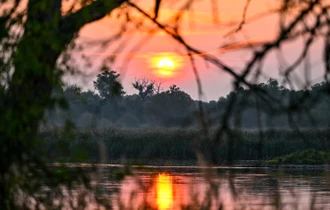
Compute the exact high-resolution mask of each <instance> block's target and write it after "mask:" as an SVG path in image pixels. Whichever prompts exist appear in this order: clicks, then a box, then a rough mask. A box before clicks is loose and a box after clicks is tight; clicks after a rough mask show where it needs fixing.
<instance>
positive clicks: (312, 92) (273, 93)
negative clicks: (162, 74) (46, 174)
mask: <svg viewBox="0 0 330 210" xmlns="http://www.w3.org/2000/svg"><path fill="white" fill-rule="evenodd" d="M118 78H119V74H118V73H116V72H115V71H109V70H105V71H104V72H103V73H102V74H99V75H98V77H97V80H96V81H94V86H95V89H96V90H97V92H93V91H91V90H89V91H82V90H81V89H80V88H78V87H77V86H66V87H64V88H59V89H58V90H57V91H55V92H54V96H56V97H59V96H62V97H63V98H64V99H66V101H67V105H68V106H67V107H68V109H66V110H63V109H61V108H57V109H55V110H51V111H48V112H47V121H46V122H47V123H46V124H45V126H51V127H62V126H63V125H64V124H65V123H66V122H67V121H71V122H73V123H74V125H76V126H77V127H90V128H107V127H128V128H146V127H159V128H162V127H172V128H173V127H192V128H193V127H196V126H198V123H199V122H200V121H199V116H200V115H199V112H200V107H199V106H201V107H202V108H203V112H204V116H205V117H206V119H207V123H208V125H210V127H212V125H214V124H215V125H217V126H218V125H219V123H221V122H222V121H220V119H222V118H221V117H222V116H224V115H225V114H228V112H229V111H228V110H230V113H231V115H230V117H229V120H228V122H229V124H230V126H235V127H241V128H258V127H263V128H265V127H266V128H287V127H290V126H298V127H301V128H304V127H305V128H307V127H323V128H324V127H330V111H329V110H330V97H329V93H330V91H329V89H330V88H329V84H328V83H326V82H323V83H319V84H315V85H313V86H312V87H311V88H309V89H306V90H291V89H288V88H286V87H283V86H280V85H279V83H278V82H277V81H276V80H274V79H269V80H268V81H267V82H266V83H260V84H257V85H255V87H256V88H258V89H259V90H262V92H263V93H266V94H267V95H268V96H269V97H266V98H265V97H259V96H258V94H260V91H258V92H256V91H255V90H254V89H251V88H243V87H239V88H238V89H237V90H235V91H232V92H230V93H229V94H228V95H227V96H225V97H220V98H219V100H217V101H215V100H213V101H209V102H202V101H196V100H193V99H192V98H191V97H190V96H189V95H188V94H187V93H185V92H184V91H182V90H181V89H180V88H179V87H178V86H176V85H172V86H170V88H169V89H168V90H162V88H161V84H159V83H157V82H155V81H153V80H148V79H139V80H136V81H135V82H134V83H132V85H133V87H134V88H135V89H136V91H137V93H136V94H133V95H128V94H126V93H125V91H124V89H123V87H122V85H121V84H120V82H119V80H118ZM63 101H65V100H63ZM64 104H65V103H64ZM229 107H231V108H230V109H229Z"/></svg>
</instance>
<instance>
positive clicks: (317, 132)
mask: <svg viewBox="0 0 330 210" xmlns="http://www.w3.org/2000/svg"><path fill="white" fill-rule="evenodd" d="M213 132H214V130H212V131H211V135H212V133H213ZM259 132H260V131H259V130H232V132H231V135H230V136H228V139H223V140H222V141H221V142H218V143H217V144H212V147H208V142H207V141H206V140H205V139H203V138H202V135H200V133H198V131H197V130H195V129H127V128H126V129H113V128H112V129H97V130H86V129H78V130H76V131H75V132H74V133H73V134H74V135H68V133H66V132H65V131H64V130H49V131H43V132H41V139H42V141H41V145H40V147H39V148H42V149H41V151H40V152H45V153H46V156H47V157H48V158H49V161H51V162H54V161H55V162H56V161H63V162H75V161H78V162H80V161H82V162H100V160H102V162H104V163H113V162H114V161H116V160H119V161H120V160H123V159H128V160H136V161H139V160H144V161H145V160H147V161H148V160H157V159H158V160H172V161H175V160H180V161H194V160H196V154H197V153H198V152H202V153H203V154H204V155H207V154H211V153H213V154H215V156H214V157H215V158H216V162H218V163H221V162H222V161H224V160H226V161H228V160H258V159H261V160H268V159H272V158H274V157H278V156H283V155H287V154H290V153H292V152H296V151H302V150H305V149H315V150H317V151H327V152H330V142H329V139H330V130H329V129H302V130H300V131H294V130H289V129H279V130H277V129H276V130H267V131H263V135H262V138H260V137H261V136H260V133H259ZM260 145H262V147H260ZM204 152H205V153H204Z"/></svg>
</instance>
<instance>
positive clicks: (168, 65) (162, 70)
mask: <svg viewBox="0 0 330 210" xmlns="http://www.w3.org/2000/svg"><path fill="white" fill-rule="evenodd" d="M157 68H158V71H157V72H158V73H159V74H160V75H163V76H171V75H172V74H173V71H174V69H175V63H174V61H173V60H172V59H171V58H167V57H164V58H160V59H159V61H158V62H157Z"/></svg>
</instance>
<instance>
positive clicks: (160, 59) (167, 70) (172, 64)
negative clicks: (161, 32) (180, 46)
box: [148, 52, 183, 78]
mask: <svg viewBox="0 0 330 210" xmlns="http://www.w3.org/2000/svg"><path fill="white" fill-rule="evenodd" d="M148 60H149V66H150V68H151V69H152V70H153V73H154V74H155V76H157V77H166V78H169V77H175V76H176V75H177V74H178V73H179V72H180V70H181V67H182V64H183V59H182V57H181V56H178V55H177V54H175V53H169V52H167V53H157V54H153V55H151V59H148Z"/></svg>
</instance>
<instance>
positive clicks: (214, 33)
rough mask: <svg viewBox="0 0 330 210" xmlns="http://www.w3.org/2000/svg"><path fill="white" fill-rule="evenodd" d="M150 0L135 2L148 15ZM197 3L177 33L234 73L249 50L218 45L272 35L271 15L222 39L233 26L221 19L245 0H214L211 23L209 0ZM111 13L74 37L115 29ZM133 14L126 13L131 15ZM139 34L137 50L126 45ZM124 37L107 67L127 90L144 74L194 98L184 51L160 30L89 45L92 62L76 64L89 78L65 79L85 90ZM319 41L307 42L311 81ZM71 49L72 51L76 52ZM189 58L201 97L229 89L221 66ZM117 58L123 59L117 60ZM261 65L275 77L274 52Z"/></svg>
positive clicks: (166, 13) (231, 16)
mask: <svg viewBox="0 0 330 210" xmlns="http://www.w3.org/2000/svg"><path fill="white" fill-rule="evenodd" d="M152 2H153V1H149V0H144V1H139V5H143V8H144V9H145V10H146V11H148V12H150V14H152V9H153V4H151V3H152ZM173 2H175V1H165V3H164V4H163V5H162V10H161V11H160V17H159V18H160V21H162V20H165V19H167V18H168V17H171V15H173V13H175V12H176V11H177V9H175V8H178V7H175V8H174V7H173V6H172V5H173ZM197 2H198V3H195V4H194V6H193V9H192V10H190V11H186V15H185V16H184V17H185V18H184V20H183V22H182V25H183V28H182V31H181V32H182V34H183V35H184V38H185V39H186V41H187V42H188V43H190V44H192V45H193V46H194V47H196V48H198V49H201V50H203V51H206V52H208V53H211V54H212V55H215V56H217V57H218V58H220V59H221V60H222V61H223V62H225V63H226V64H229V65H230V66H234V67H235V70H237V71H238V72H239V71H240V69H241V68H242V67H243V66H244V61H246V60H247V59H249V58H250V56H251V54H250V53H249V51H247V50H241V51H237V50H235V51H228V50H226V49H225V48H224V49H222V48H221V46H224V45H226V44H229V43H244V42H253V41H264V40H270V39H272V38H273V37H275V36H276V32H277V26H278V18H277V16H276V15H269V16H266V17H264V18H262V19H259V20H255V21H253V22H252V23H247V24H246V25H245V26H244V27H243V30H242V31H241V32H239V33H237V34H234V35H231V36H227V37H225V36H224V35H225V34H227V33H228V32H229V31H231V30H233V29H235V28H237V24H235V25H234V26H231V27H229V26H226V23H229V22H235V21H236V22H237V21H238V22H239V21H240V20H241V18H242V12H243V10H244V6H245V2H246V0H231V1H227V0H226V1H225V0H219V1H218V4H217V5H218V11H217V16H218V18H217V20H216V21H215V20H214V17H215V16H214V15H213V14H212V10H211V8H212V5H211V2H212V1H210V0H203V1H197ZM275 2H276V1H275V0H269V1H265V0H252V1H251V4H250V6H249V8H248V11H247V18H249V17H252V16H254V15H256V14H261V13H265V12H266V13H267V11H270V10H271V9H274V8H276V3H275ZM131 11H134V9H131ZM115 14H116V12H114V13H113V14H111V16H110V17H106V18H103V19H102V20H100V21H97V22H95V23H92V24H89V25H87V26H85V27H84V28H83V29H82V30H81V32H80V34H79V38H78V41H79V42H82V43H84V42H86V43H87V42H91V41H96V40H102V39H106V38H109V37H110V36H111V35H113V34H114V33H116V32H117V30H118V29H119V28H120V27H121V23H120V20H118V19H116V18H115ZM134 14H135V13H134V12H132V15H134ZM143 37H147V38H148V42H146V43H145V44H144V45H143V46H142V47H141V48H139V49H132V48H133V46H134V43H137V42H138V40H139V39H141V38H143ZM125 38H131V41H130V42H128V43H126V44H125V48H120V50H119V51H117V52H116V53H115V54H116V55H117V56H118V57H117V58H118V60H117V62H116V63H115V65H114V66H113V67H112V69H113V70H116V71H118V72H119V73H120V74H121V75H122V83H123V85H124V89H125V91H126V92H127V93H128V94H132V93H135V91H134V90H133V88H132V85H131V83H132V82H133V81H134V80H135V78H142V77H146V78H149V79H154V80H157V81H160V82H162V84H163V88H164V89H167V88H168V86H170V85H172V84H176V85H178V86H179V87H180V88H181V89H182V90H184V91H185V92H187V93H189V94H190V95H191V96H192V97H193V98H194V99H197V98H198V94H197V84H196V81H195V77H194V74H193V71H192V68H191V65H190V61H189V59H188V57H187V56H184V55H183V54H182V53H184V51H182V47H180V45H178V44H177V43H176V42H175V41H174V40H173V39H172V38H171V37H169V36H167V35H165V34H164V33H160V32H158V33H156V34H154V35H148V34H146V33H142V32H139V31H136V30H135V32H132V33H130V34H128V35H126V36H125V37H122V39H121V40H119V41H116V42H114V43H113V45H110V46H109V47H107V48H105V49H100V48H99V47H94V46H93V45H89V46H88V48H84V50H83V53H84V54H85V55H87V56H88V57H89V58H90V59H91V61H92V62H93V64H94V65H93V66H92V67H88V68H87V67H81V70H82V72H84V74H87V75H89V76H88V77H84V78H83V79H80V78H81V77H77V76H75V77H73V78H72V77H71V78H70V79H69V81H70V83H77V84H80V85H82V86H83V87H84V88H89V89H91V88H92V81H93V80H94V79H95V76H96V74H97V73H98V68H97V66H98V64H99V63H100V62H101V61H102V59H103V58H105V57H107V56H110V55H113V53H114V50H115V49H116V47H118V46H116V45H118V44H119V43H120V41H122V40H125ZM301 43H302V42H301V40H298V41H296V42H294V43H291V44H287V45H285V46H284V47H283V48H282V50H283V51H285V53H283V55H284V57H285V59H286V60H287V61H288V62H290V61H292V60H293V59H294V58H296V57H297V56H298V55H299V53H300V51H299V49H300V48H299V46H300V45H301ZM320 43H321V42H319V43H317V44H315V45H314V46H313V48H312V49H313V52H315V53H312V55H311V63H312V64H313V66H312V67H313V72H312V75H311V76H312V78H314V79H315V80H317V78H318V77H319V76H320V75H321V72H322V69H323V67H322V65H320V58H321V51H320V49H319V48H320ZM76 53H77V55H78V54H79V53H82V52H76ZM127 56H129V57H131V59H130V62H129V65H128V66H125V65H123V64H127V60H125V59H126V58H127ZM164 59H165V60H164ZM195 59H196V63H197V67H198V71H199V74H200V77H201V80H202V86H203V92H204V96H203V98H202V99H203V100H217V99H218V98H219V97H220V96H223V95H226V94H227V93H228V92H229V91H230V90H231V88H232V78H231V77H230V76H229V75H228V74H226V73H224V72H223V71H222V70H221V69H217V68H216V67H215V66H212V65H206V64H205V62H204V61H203V60H202V59H200V58H199V57H198V56H196V57H195ZM123 60H125V61H124V62H123ZM124 67H125V68H124ZM164 68H165V70H164ZM264 69H265V71H264V74H265V77H274V78H277V77H278V76H279V62H278V58H277V56H276V53H272V54H271V55H270V56H268V59H267V60H266V62H265V63H264ZM301 75H302V74H301ZM301 75H298V77H302V76H301ZM265 79H266V78H265ZM302 79H303V78H302Z"/></svg>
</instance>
